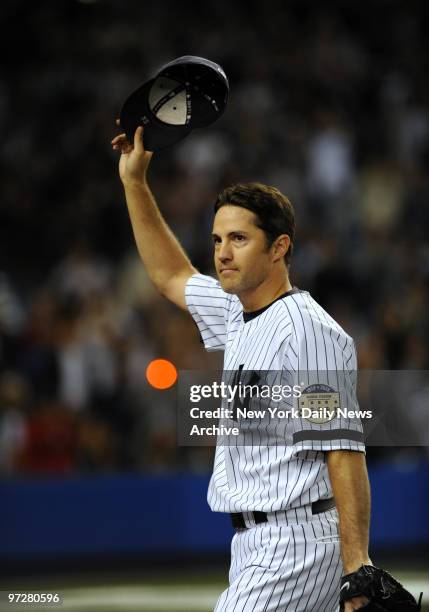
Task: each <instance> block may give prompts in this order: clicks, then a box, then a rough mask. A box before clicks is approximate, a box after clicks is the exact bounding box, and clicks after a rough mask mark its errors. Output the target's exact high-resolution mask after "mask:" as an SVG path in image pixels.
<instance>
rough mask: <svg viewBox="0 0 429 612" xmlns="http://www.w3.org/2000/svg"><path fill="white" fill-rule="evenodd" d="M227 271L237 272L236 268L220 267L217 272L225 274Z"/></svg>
mask: <svg viewBox="0 0 429 612" xmlns="http://www.w3.org/2000/svg"><path fill="white" fill-rule="evenodd" d="M228 272H238V270H237V268H221V269H220V270H219V274H227V273H228Z"/></svg>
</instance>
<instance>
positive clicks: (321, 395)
mask: <svg viewBox="0 0 429 612" xmlns="http://www.w3.org/2000/svg"><path fill="white" fill-rule="evenodd" d="M298 405H299V412H300V416H301V418H304V419H306V420H307V421H310V423H315V424H317V425H320V424H322V423H328V422H329V421H332V420H333V419H335V418H336V416H337V414H338V409H339V408H340V394H339V392H338V391H336V390H335V389H333V388H332V387H329V386H328V385H323V384H320V383H318V384H315V385H310V386H308V387H305V389H303V390H302V391H301V396H300V397H299V399H298Z"/></svg>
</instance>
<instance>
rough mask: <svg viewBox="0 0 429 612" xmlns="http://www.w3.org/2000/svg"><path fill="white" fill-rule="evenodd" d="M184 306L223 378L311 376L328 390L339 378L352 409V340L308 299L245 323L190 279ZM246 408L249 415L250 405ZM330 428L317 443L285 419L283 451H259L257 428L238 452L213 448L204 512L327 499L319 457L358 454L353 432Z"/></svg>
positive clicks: (221, 295)
mask: <svg viewBox="0 0 429 612" xmlns="http://www.w3.org/2000/svg"><path fill="white" fill-rule="evenodd" d="M186 302H187V305H188V308H189V311H190V313H191V315H192V316H193V318H194V320H195V322H196V324H197V325H198V328H199V330H200V333H201V336H202V339H203V342H204V345H205V347H206V349H207V350H224V352H225V356H224V370H226V371H236V370H238V369H239V368H240V367H242V368H244V370H245V371H261V370H262V371H264V370H265V371H272V372H274V373H279V374H280V375H281V377H282V379H283V378H284V377H285V376H286V377H287V376H290V377H291V378H292V379H294V380H302V379H303V382H308V384H310V383H313V382H314V380H313V379H312V377H314V375H317V377H318V381H319V382H320V383H325V384H327V385H329V386H332V387H334V388H335V387H336V386H337V385H338V377H339V374H340V373H341V374H342V375H345V376H346V377H347V385H348V389H347V393H348V400H347V401H349V402H350V404H351V405H353V406H355V405H356V399H355V391H356V353H355V346H354V343H353V340H352V339H351V338H350V336H348V335H347V334H346V333H345V331H344V330H343V329H342V328H341V327H340V326H339V325H338V323H337V322H336V321H334V319H332V317H330V315H329V314H328V313H327V312H326V311H325V310H324V309H323V308H322V307H321V306H320V305H319V304H317V302H316V301H315V300H314V299H313V298H312V297H311V296H310V294H309V293H308V292H305V291H302V292H299V293H294V294H290V295H288V296H287V297H285V298H283V299H279V300H277V301H275V302H274V303H273V304H272V305H271V306H270V307H268V308H267V309H266V310H264V311H263V312H262V313H261V314H259V315H258V316H257V317H255V318H253V319H251V320H250V321H247V322H246V323H245V322H244V320H243V309H242V306H241V303H240V301H239V300H238V298H237V297H236V296H234V295H229V294H226V293H225V292H224V291H223V290H222V288H221V287H220V284H219V282H218V281H216V280H215V279H213V278H211V277H208V276H204V275H202V274H196V275H194V276H192V277H191V278H190V279H189V281H188V283H187V287H186ZM252 401H254V402H255V405H256V407H257V406H258V400H256V399H255V398H253V399H252ZM225 406H226V404H225ZM336 421H337V419H336ZM338 421H339V422H335V423H333V424H329V425H328V429H329V430H330V431H329V433H328V434H327V433H326V432H324V434H323V435H319V436H317V431H315V430H314V427H313V425H312V424H311V423H309V422H308V421H307V420H305V419H291V424H290V426H289V427H288V429H287V431H286V433H285V440H284V443H283V444H279V443H278V440H277V443H276V444H267V440H266V435H265V434H266V432H264V431H263V425H264V424H263V423H262V422H261V423H260V424H258V423H256V424H253V425H252V427H250V426H248V429H249V431H248V432H247V433H248V435H249V440H250V442H246V444H245V445H242V446H238V445H237V446H232V445H230V446H222V445H218V446H217V449H216V455H215V461H214V468H213V475H212V478H211V481H210V486H209V491H208V500H209V504H210V507H211V508H212V510H214V511H219V512H246V511H253V510H259V511H264V512H272V511H277V510H284V509H286V508H297V507H300V506H302V505H305V504H308V503H309V502H313V501H317V500H318V499H322V498H325V497H330V496H331V495H332V490H331V485H330V482H329V477H328V472H327V466H326V463H325V457H324V451H326V450H335V449H350V450H356V451H363V450H364V445H363V443H362V439H361V428H359V426H357V425H356V424H355V423H352V422H350V421H349V420H348V419H343V418H341V420H338ZM241 425H242V427H246V426H247V425H246V424H243V423H242V424H241Z"/></svg>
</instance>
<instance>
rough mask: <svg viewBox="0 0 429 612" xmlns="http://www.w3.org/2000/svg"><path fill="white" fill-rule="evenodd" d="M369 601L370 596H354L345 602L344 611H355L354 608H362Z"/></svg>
mask: <svg viewBox="0 0 429 612" xmlns="http://www.w3.org/2000/svg"><path fill="white" fill-rule="evenodd" d="M368 602H369V599H368V597H365V595H359V597H352V598H351V599H348V600H347V601H345V602H344V612H353V610H360V609H361V608H363V606H365V605H366V604H367V603H368Z"/></svg>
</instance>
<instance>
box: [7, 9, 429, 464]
mask: <svg viewBox="0 0 429 612" xmlns="http://www.w3.org/2000/svg"><path fill="white" fill-rule="evenodd" d="M0 19H1V22H2V32H3V35H2V40H1V41H0V46H2V47H3V49H2V52H3V53H2V55H3V57H4V58H7V61H6V63H5V66H4V70H3V76H2V77H1V80H0V124H1V129H2V142H1V146H0V180H1V185H2V197H1V200H0V232H1V239H0V471H1V472H3V473H5V474H26V473H39V474H44V473H73V472H75V471H112V470H143V471H146V472H154V471H171V470H178V469H192V470H201V471H205V470H207V469H208V466H209V465H210V461H211V451H210V450H207V449H187V448H177V446H176V430H175V428H176V414H175V410H176V407H175V393H174V389H172V390H169V391H163V392H161V391H155V390H154V389H152V388H151V387H150V386H149V385H148V384H147V382H146V380H145V369H146V366H147V364H148V363H149V362H150V361H151V360H152V359H153V358H156V357H164V358H167V359H170V360H171V361H172V362H173V363H175V365H176V367H177V368H178V369H193V368H195V369H197V368H213V369H216V368H219V367H220V366H221V356H220V355H208V354H206V353H205V352H204V351H203V349H202V347H201V345H200V343H199V338H198V334H197V331H196V329H195V326H194V325H193V323H192V320H191V319H190V317H189V316H187V315H186V314H184V313H181V312H178V311H177V310H176V309H174V308H173V307H172V306H170V305H169V304H168V303H167V302H166V301H164V300H163V299H161V298H160V297H158V295H157V294H156V293H155V292H154V290H153V288H152V286H151V284H150V281H149V280H148V278H147V277H146V275H145V272H144V270H143V267H142V266H141V264H140V263H139V260H138V258H137V255H136V250H135V247H134V244H133V238H132V233H131V229H130V226H129V221H128V217H127V212H126V207H125V204H124V197H123V193H122V189H121V185H120V181H119V178H118V175H117V162H118V160H117V156H116V155H114V154H113V153H112V151H111V148H110V144H109V142H110V139H111V138H112V136H113V135H114V134H115V133H116V128H115V124H114V119H115V117H116V116H118V113H119V110H120V107H121V103H122V102H123V100H124V99H125V97H126V96H127V95H128V93H129V92H130V91H131V90H132V89H134V88H135V87H136V86H137V85H138V84H139V83H141V82H142V81H143V80H144V79H145V78H147V77H149V76H150V75H151V73H152V72H153V71H154V70H155V69H156V68H157V67H158V66H160V65H161V64H162V63H163V62H165V61H169V60H170V59H173V58H175V57H177V56H179V55H184V54H188V53H192V54H195V55H202V56H205V57H208V58H210V59H213V60H215V61H218V62H219V63H221V64H222V66H223V67H224V68H225V71H226V73H227V74H228V76H229V79H230V87H231V92H230V103H229V105H228V107H227V111H226V113H225V115H224V116H223V117H222V118H221V119H220V120H219V121H218V123H216V124H215V125H213V126H212V127H211V128H208V129H205V130H202V131H198V130H197V131H196V132H194V133H193V134H192V135H191V136H190V137H188V138H187V139H186V140H184V141H183V142H182V143H181V144H180V145H178V146H176V147H174V148H172V149H171V150H169V151H165V152H164V153H163V154H159V155H157V156H154V158H153V161H152V166H151V170H150V182H151V185H152V188H153V191H154V193H155V195H156V197H157V199H158V201H159V204H160V207H161V209H162V211H163V213H164V215H165V217H166V219H167V221H168V222H169V223H170V225H171V226H172V228H173V230H174V232H175V233H176V234H177V235H178V237H179V238H180V241H181V243H182V244H183V245H184V247H185V249H186V250H187V252H188V253H189V255H190V257H191V259H192V261H193V263H194V264H195V265H196V266H197V267H198V268H199V269H200V270H201V271H202V272H205V273H208V274H213V266H212V253H211V243H210V238H209V235H210V227H211V223H212V209H213V207H212V204H213V202H214V200H215V197H216V194H217V193H218V192H219V191H220V190H222V189H223V188H224V187H225V186H226V185H228V184H232V183H234V182H238V181H246V180H258V181H261V182H265V183H268V184H272V185H275V186H276V187H278V188H280V189H281V190H282V191H283V192H284V193H286V194H287V195H288V196H289V198H290V199H291V201H292V202H293V203H294V205H295V209H296V217H297V240H296V245H295V253H294V257H293V260H292V268H291V277H292V281H293V283H294V284H295V285H297V286H298V287H301V288H303V289H307V290H309V291H310V292H311V293H312V295H313V296H314V297H315V298H316V299H317V300H318V301H319V302H320V303H321V304H322V305H323V307H324V308H326V309H327V310H328V312H330V314H332V316H333V317H334V318H336V319H337V320H338V321H339V322H340V323H341V324H342V325H343V326H344V327H345V329H346V330H347V331H348V332H349V333H350V334H351V335H352V336H353V337H354V338H355V340H356V343H357V347H358V354H359V365H360V367H361V368H364V369H385V370H387V369H393V370H395V369H397V370H399V369H401V370H406V369H410V370H415V369H417V370H424V369H429V351H428V346H429V318H428V316H427V312H428V304H429V300H428V297H429V296H428V288H429V245H428V241H427V228H428V227H429V175H428V170H429V85H428V80H427V76H426V73H427V71H426V70H425V68H426V59H427V52H426V40H425V32H426V31H427V25H428V24H427V21H428V19H427V15H426V10H425V8H424V7H423V6H422V5H421V3H417V2H413V1H411V2H408V3H407V4H405V3H403V2H394V1H387V0H379V1H377V2H374V3H371V7H369V6H368V5H365V3H357V2H351V3H343V2H338V3H335V2H332V3H329V6H328V5H327V4H326V5H325V3H321V4H320V5H318V4H317V3H314V2H310V1H304V0H303V1H299V2H298V1H295V2H288V3H284V2H282V1H281V0H268V1H267V2H263V3H257V2H255V1H250V2H246V3H244V2H243V3H242V2H237V3H229V2H227V1H226V0H218V1H217V2H212V1H210V2H208V3H203V4H200V5H195V3H191V2H190V1H184V2H180V3H174V2H172V1H165V2H163V1H161V2H158V3H152V4H151V5H150V6H148V5H147V3H141V2H138V1H137V0H130V1H128V2H127V3H120V2H116V1H114V0H100V1H95V0H92V1H90V0H86V1H85V2H83V1H82V2H78V1H77V0H73V1H72V0H67V1H65V0H64V1H63V0H61V1H59V2H55V3H53V2H49V1H47V0H44V1H43V0H42V1H41V2H38V3H33V4H31V5H28V3H24V2H23V1H22V0H20V1H14V2H12V1H10V0H9V1H6V2H4V3H3V5H2V15H1V17H0ZM23 41H25V44H22V43H23ZM29 49H30V50H32V52H31V53H30V54H29V52H28V50H29ZM148 248H150V245H148ZM389 452H392V449H389Z"/></svg>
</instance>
